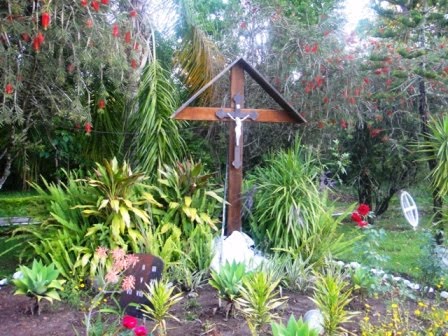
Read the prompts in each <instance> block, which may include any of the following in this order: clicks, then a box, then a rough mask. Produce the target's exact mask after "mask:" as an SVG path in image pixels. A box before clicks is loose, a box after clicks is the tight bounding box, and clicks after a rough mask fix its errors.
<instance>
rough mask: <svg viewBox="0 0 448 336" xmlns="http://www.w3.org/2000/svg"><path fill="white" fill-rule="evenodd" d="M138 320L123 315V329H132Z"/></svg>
mask: <svg viewBox="0 0 448 336" xmlns="http://www.w3.org/2000/svg"><path fill="white" fill-rule="evenodd" d="M137 323H138V320H137V319H136V318H135V317H134V316H130V315H125V316H124V317H123V323H122V324H123V327H125V328H126V329H134V328H135V327H136V326H137Z"/></svg>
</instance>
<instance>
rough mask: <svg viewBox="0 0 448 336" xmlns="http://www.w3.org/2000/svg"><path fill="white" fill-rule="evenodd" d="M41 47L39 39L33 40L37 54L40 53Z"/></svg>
mask: <svg viewBox="0 0 448 336" xmlns="http://www.w3.org/2000/svg"><path fill="white" fill-rule="evenodd" d="M40 45H41V42H40V39H39V37H35V38H34V39H33V49H34V51H35V52H39V51H40Z"/></svg>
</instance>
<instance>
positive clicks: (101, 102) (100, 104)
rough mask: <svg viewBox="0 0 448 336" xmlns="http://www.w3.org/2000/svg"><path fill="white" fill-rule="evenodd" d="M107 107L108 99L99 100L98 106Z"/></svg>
mask: <svg viewBox="0 0 448 336" xmlns="http://www.w3.org/2000/svg"><path fill="white" fill-rule="evenodd" d="M105 107H106V101H105V100H104V99H100V100H98V108H99V109H100V110H103V109H104V108H105Z"/></svg>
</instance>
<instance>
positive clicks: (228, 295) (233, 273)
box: [209, 261, 246, 319]
mask: <svg viewBox="0 0 448 336" xmlns="http://www.w3.org/2000/svg"><path fill="white" fill-rule="evenodd" d="M210 275H211V279H210V280H209V284H210V285H211V286H212V287H213V288H215V289H216V290H217V291H218V295H219V298H220V299H224V300H225V301H226V302H227V307H226V319H227V318H228V317H229V314H230V313H231V312H232V310H233V307H234V305H235V301H236V299H238V298H239V297H240V296H241V286H242V283H243V277H244V276H245V275H246V266H245V265H244V264H243V263H237V262H235V261H232V263H229V262H228V261H226V262H225V264H224V265H223V266H222V267H221V269H220V270H219V272H216V271H215V270H212V272H211V274H210Z"/></svg>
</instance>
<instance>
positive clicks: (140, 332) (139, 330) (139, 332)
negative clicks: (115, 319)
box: [134, 326, 148, 336]
mask: <svg viewBox="0 0 448 336" xmlns="http://www.w3.org/2000/svg"><path fill="white" fill-rule="evenodd" d="M134 335H135V336H147V335H148V330H146V328H145V326H138V327H136V328H134Z"/></svg>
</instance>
